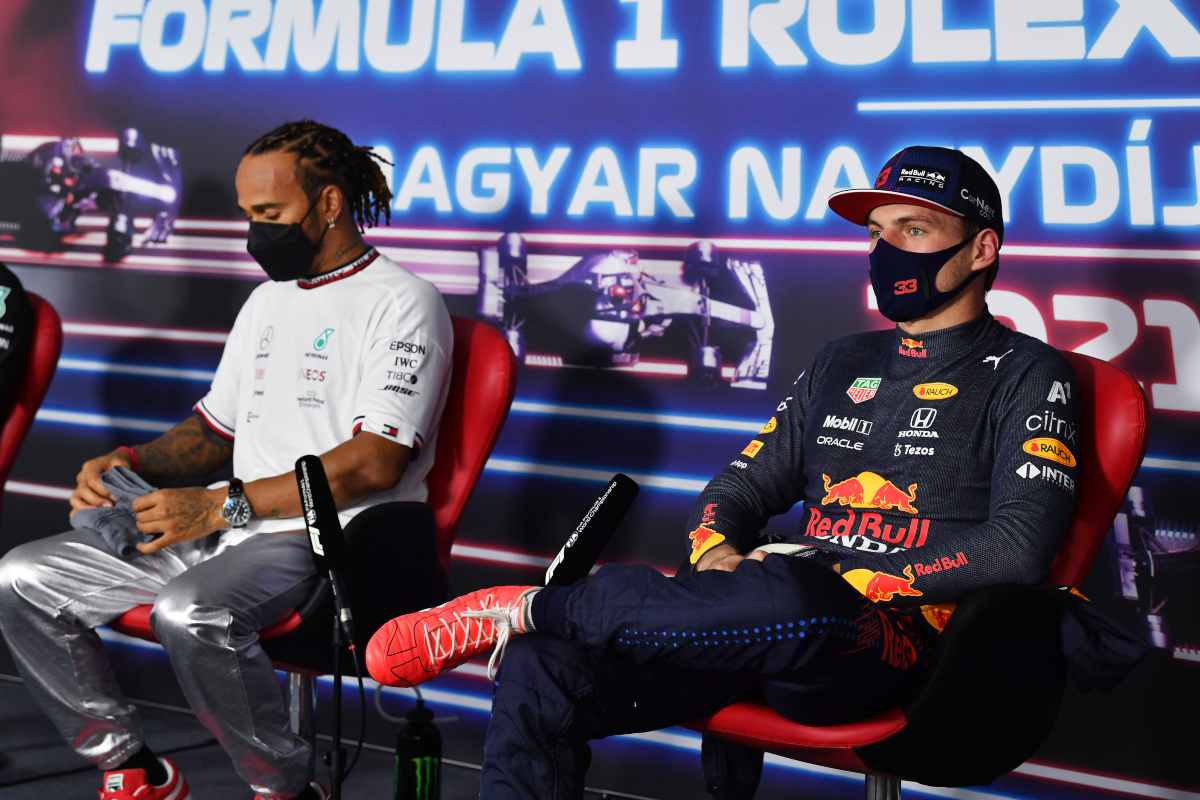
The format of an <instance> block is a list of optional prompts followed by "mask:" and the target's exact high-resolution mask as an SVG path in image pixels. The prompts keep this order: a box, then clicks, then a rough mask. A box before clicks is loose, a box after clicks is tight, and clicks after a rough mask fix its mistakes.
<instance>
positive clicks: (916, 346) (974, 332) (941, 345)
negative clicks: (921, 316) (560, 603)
mask: <svg viewBox="0 0 1200 800" xmlns="http://www.w3.org/2000/svg"><path fill="white" fill-rule="evenodd" d="M992 322H993V317H992V315H991V313H990V312H988V310H987V309H986V308H985V309H984V310H983V313H982V314H980V315H979V316H978V317H976V318H975V319H973V320H971V321H969V322H963V323H961V324H958V325H954V326H952V327H949V328H942V329H941V330H936V331H928V332H926V333H922V334H920V335H915V334H909V333H905V332H904V331H903V330H902V329H901V328H900V326H899V325H897V326H896V328H895V330H894V339H895V343H896V348H895V350H894V351H893V353H892V355H893V357H894V358H895V359H896V360H897V361H900V362H916V363H928V362H929V360H930V359H945V358H947V357H952V356H954V355H956V354H958V353H962V352H965V351H967V350H970V349H972V348H974V347H975V346H976V345H977V344H978V343H979V340H980V338H981V337H983V336H985V335H986V333H987V331H988V330H989V329H990V328H991V325H992Z"/></svg>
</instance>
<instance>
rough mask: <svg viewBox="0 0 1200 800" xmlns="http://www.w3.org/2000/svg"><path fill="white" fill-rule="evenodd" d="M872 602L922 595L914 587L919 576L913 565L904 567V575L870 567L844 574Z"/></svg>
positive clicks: (885, 601)
mask: <svg viewBox="0 0 1200 800" xmlns="http://www.w3.org/2000/svg"><path fill="white" fill-rule="evenodd" d="M842 577H843V578H845V579H846V580H847V581H848V582H849V583H850V585H851V586H853V587H854V588H855V589H857V590H858V591H859V592H860V593H861V594H862V595H863V596H864V597H866V598H867V599H868V600H870V601H871V602H872V603H887V602H890V601H891V600H892V598H895V597H922V596H924V592H922V591H921V590H920V589H915V588H913V584H914V583H916V582H917V578H916V576H915V575H913V568H912V566H911V565H909V566H906V567H905V568H904V577H900V576H899V575H892V574H890V573H887V572H875V571H874V570H869V569H852V570H850V571H849V572H847V573H846V574H845V575H843V576H842Z"/></svg>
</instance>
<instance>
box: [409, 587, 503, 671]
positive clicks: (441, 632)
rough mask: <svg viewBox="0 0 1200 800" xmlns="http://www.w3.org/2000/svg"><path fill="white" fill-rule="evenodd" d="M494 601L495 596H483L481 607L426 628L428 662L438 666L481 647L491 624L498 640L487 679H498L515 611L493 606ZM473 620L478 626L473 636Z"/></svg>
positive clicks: (489, 663) (489, 661) (489, 660)
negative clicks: (444, 661) (471, 649)
mask: <svg viewBox="0 0 1200 800" xmlns="http://www.w3.org/2000/svg"><path fill="white" fill-rule="evenodd" d="M492 602H493V601H492V596H491V595H490V594H489V595H487V596H486V597H484V599H483V607H482V608H472V609H467V610H465V611H462V612H456V613H455V614H454V618H453V620H451V619H445V618H443V619H441V620H440V625H437V626H433V627H427V628H426V629H425V648H426V651H427V652H428V655H429V663H431V664H437V663H439V662H441V661H442V660H443V659H447V660H448V659H450V658H452V657H453V656H454V655H455V654H457V655H460V656H466V655H467V652H468V649H470V648H477V647H479V645H480V644H481V643H482V642H484V641H485V640H486V639H487V638H488V636H487V628H486V627H485V625H486V624H487V623H489V622H490V623H491V625H492V631H493V632H494V635H495V637H496V641H495V648H494V649H493V650H492V656H491V658H490V659H488V679H489V680H493V679H495V677H496V671H497V670H498V669H499V668H500V661H501V660H502V659H503V658H504V648H505V647H507V646H508V640H509V638H511V636H512V617H511V614H512V609H511V608H509V607H507V606H493V605H492ZM473 621H474V622H475V627H474V635H473V636H472V627H471V623H472V622H473ZM460 633H461V634H462V635H461V641H460V636H459V634H460Z"/></svg>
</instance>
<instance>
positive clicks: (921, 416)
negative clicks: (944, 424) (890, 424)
mask: <svg viewBox="0 0 1200 800" xmlns="http://www.w3.org/2000/svg"><path fill="white" fill-rule="evenodd" d="M936 418H937V409H936V408H918V409H917V410H916V411H914V412H913V415H912V419H910V420H909V421H908V424H909V427H912V428H932V427H933V421H934V419H936Z"/></svg>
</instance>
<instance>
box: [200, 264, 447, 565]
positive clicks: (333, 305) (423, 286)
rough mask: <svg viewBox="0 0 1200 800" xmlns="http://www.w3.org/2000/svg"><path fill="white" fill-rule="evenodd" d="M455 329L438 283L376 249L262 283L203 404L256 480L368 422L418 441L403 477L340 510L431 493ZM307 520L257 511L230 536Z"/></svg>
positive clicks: (239, 466)
mask: <svg viewBox="0 0 1200 800" xmlns="http://www.w3.org/2000/svg"><path fill="white" fill-rule="evenodd" d="M453 338H454V333H453V330H452V328H451V325H450V315H449V313H447V311H446V304H445V303H444V302H443V301H442V296H441V295H440V294H439V293H438V290H437V288H436V287H435V286H434V285H433V284H431V283H429V282H428V281H425V280H423V279H421V278H418V277H417V276H415V275H413V274H412V273H411V272H409V271H408V270H406V269H404V268H403V267H401V266H400V265H399V264H396V263H395V262H393V261H391V260H389V259H387V258H385V257H383V256H382V255H380V254H379V253H378V252H377V251H376V250H374V249H372V250H369V251H368V252H367V253H366V254H364V255H363V256H362V257H361V258H358V259H356V260H355V261H353V262H351V263H349V264H347V265H345V266H344V267H340V268H339V269H337V270H334V271H332V272H327V273H325V274H323V275H319V276H317V277H316V278H313V279H302V280H299V281H288V282H276V281H268V282H266V283H264V284H262V285H261V286H259V287H258V288H257V289H255V290H254V292H253V293H251V295H250V297H249V298H248V299H247V300H246V303H245V305H243V306H242V309H241V311H239V312H238V316H237V320H236V321H235V322H234V324H233V330H232V331H230V333H229V339H228V340H227V341H226V342H225V351H224V352H223V353H222V354H221V363H220V365H219V366H218V367H217V374H216V376H215V377H214V378H213V383H212V388H211V389H210V390H209V392H208V394H207V395H205V396H204V398H203V399H202V400H201V401H200V402H198V403H197V404H196V406H195V410H196V412H197V413H198V414H199V415H200V417H201V418H202V419H203V420H204V421H205V422H206V423H207V424H208V426H209V427H210V428H211V429H212V430H213V431H214V432H216V433H217V434H218V435H220V436H222V437H224V438H226V439H229V440H231V441H232V442H233V474H234V475H235V476H236V477H238V478H240V479H241V480H243V481H245V482H247V483H249V482H250V481H253V480H258V479H259V478H269V477H273V476H275V475H280V474H283V473H287V474H292V473H293V472H294V470H295V465H296V459H298V458H300V456H303V455H307V454H310V453H311V454H314V455H320V454H322V453H325V452H327V451H329V450H332V449H333V448H335V447H337V446H338V445H339V444H342V443H343V442H346V441H348V440H349V439H350V438H351V437H352V436H353V435H354V434H355V433H357V432H359V431H368V432H370V433H374V434H378V435H380V436H383V437H385V438H387V439H391V440H393V441H395V442H398V443H399V444H403V445H407V446H409V447H412V448H414V449H415V450H416V453H414V455H413V459H412V460H411V461H410V462H409V464H408V467H407V468H406V469H405V470H404V476H403V477H402V478H401V479H400V482H399V483H398V484H396V485H395V486H394V487H392V488H391V489H389V490H387V491H384V492H379V493H377V494H373V495H369V496H367V497H363V498H361V499H359V500H358V502H357V503H355V504H354V505H353V506H349V507H347V508H342V509H340V510H339V516H340V518H341V521H342V525H346V524H347V523H348V522H349V521H350V520H351V519H352V518H353V517H354V515H355V514H357V513H358V512H360V511H362V510H363V509H365V508H368V507H370V506H373V505H377V504H379V503H387V502H391V501H395V500H404V501H424V500H425V499H426V496H427V490H426V487H425V477H426V476H427V475H428V474H429V470H430V468H431V467H432V466H433V457H434V452H435V450H436V449H437V429H438V423H439V422H440V421H441V416H442V409H443V408H444V407H445V405H446V394H447V392H448V390H449V385H450V366H451V363H452V360H451V358H452V352H453V348H454V343H453ZM303 527H304V523H303V520H302V519H301V518H300V517H296V518H292V519H254V520H251V522H250V523H249V524H248V525H247V526H246V527H245V528H242V529H240V530H237V529H235V530H231V531H227V532H225V533H224V534H223V535H222V538H221V546H222V548H224V547H228V546H230V545H232V544H236V543H237V542H239V541H242V540H243V539H245V538H246V537H247V536H250V535H252V534H255V533H261V532H268V531H282V530H296V529H303Z"/></svg>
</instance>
